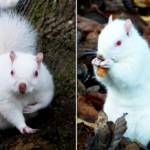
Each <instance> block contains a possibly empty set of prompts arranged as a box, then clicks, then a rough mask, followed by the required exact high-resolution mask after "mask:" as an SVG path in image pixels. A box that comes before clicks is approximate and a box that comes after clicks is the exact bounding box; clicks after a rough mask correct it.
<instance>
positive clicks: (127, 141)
mask: <svg viewBox="0 0 150 150" xmlns="http://www.w3.org/2000/svg"><path fill="white" fill-rule="evenodd" d="M120 144H121V145H123V146H124V147H126V146H127V145H129V144H131V141H130V139H129V138H125V137H123V138H122V139H121V141H120Z"/></svg>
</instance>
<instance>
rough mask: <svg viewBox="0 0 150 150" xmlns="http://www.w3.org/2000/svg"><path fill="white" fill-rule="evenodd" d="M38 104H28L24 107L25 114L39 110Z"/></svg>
mask: <svg viewBox="0 0 150 150" xmlns="http://www.w3.org/2000/svg"><path fill="white" fill-rule="evenodd" d="M37 106H38V105H37V103H34V104H30V105H27V106H26V107H24V109H23V113H24V114H31V113H34V112H36V111H38V107H37Z"/></svg>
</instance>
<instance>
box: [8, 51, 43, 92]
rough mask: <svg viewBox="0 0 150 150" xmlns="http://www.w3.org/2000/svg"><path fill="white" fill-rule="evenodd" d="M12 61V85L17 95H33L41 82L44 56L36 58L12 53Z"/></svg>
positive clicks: (39, 55) (30, 55) (40, 55)
mask: <svg viewBox="0 0 150 150" xmlns="http://www.w3.org/2000/svg"><path fill="white" fill-rule="evenodd" d="M10 60H11V70H10V77H11V85H12V90H13V91H14V92H15V93H21V94H26V93H31V92H32V91H33V90H35V87H36V85H38V82H39V80H38V79H39V76H40V68H41V67H40V66H41V63H42V60H43V54H42V53H39V54H38V55H36V56H33V55H32V54H24V53H17V54H16V53H15V52H13V51H11V52H10Z"/></svg>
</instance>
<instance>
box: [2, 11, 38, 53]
mask: <svg viewBox="0 0 150 150" xmlns="http://www.w3.org/2000/svg"><path fill="white" fill-rule="evenodd" d="M0 41H1V42H0V54H4V53H7V52H10V51H16V52H17V51H18V52H23V53H34V52H35V49H36V47H37V32H36V31H35V30H33V27H32V26H31V24H30V23H29V22H28V21H27V20H26V19H25V18H24V17H22V16H20V15H18V14H17V13H16V12H14V11H13V12H12V11H6V12H5V11H2V12H0Z"/></svg>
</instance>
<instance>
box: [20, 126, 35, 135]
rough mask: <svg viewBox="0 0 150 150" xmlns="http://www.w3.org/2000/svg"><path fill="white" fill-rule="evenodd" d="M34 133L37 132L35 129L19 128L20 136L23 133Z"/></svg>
mask: <svg viewBox="0 0 150 150" xmlns="http://www.w3.org/2000/svg"><path fill="white" fill-rule="evenodd" d="M36 131H37V129H32V128H30V127H28V126H25V127H22V128H20V132H21V134H24V133H28V134H30V133H35V132H36Z"/></svg>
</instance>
